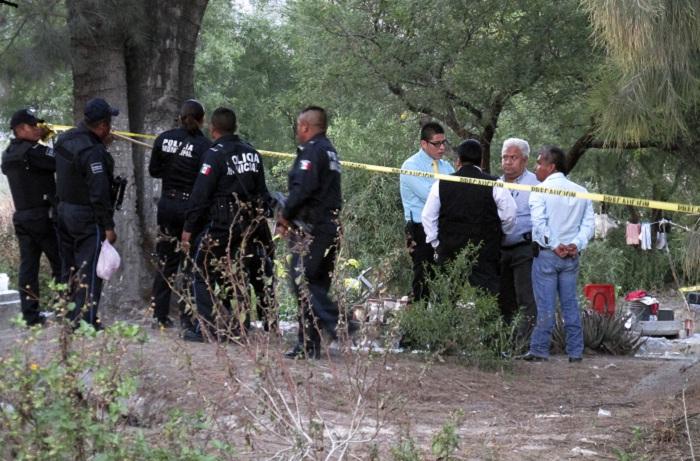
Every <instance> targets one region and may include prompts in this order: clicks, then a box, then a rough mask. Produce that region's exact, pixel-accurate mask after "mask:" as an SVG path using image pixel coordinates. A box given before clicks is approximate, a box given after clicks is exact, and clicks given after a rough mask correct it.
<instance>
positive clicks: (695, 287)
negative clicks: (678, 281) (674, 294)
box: [678, 285, 700, 293]
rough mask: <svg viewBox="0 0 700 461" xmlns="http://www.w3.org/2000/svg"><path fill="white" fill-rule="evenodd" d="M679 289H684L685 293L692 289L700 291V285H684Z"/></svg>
mask: <svg viewBox="0 0 700 461" xmlns="http://www.w3.org/2000/svg"><path fill="white" fill-rule="evenodd" d="M678 290H679V291H682V292H683V293H688V292H691V291H700V285H695V286H694V287H683V288H679V289H678Z"/></svg>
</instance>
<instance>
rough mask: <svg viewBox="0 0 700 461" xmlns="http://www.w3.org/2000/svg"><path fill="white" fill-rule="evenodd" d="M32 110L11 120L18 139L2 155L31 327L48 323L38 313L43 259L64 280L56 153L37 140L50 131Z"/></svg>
mask: <svg viewBox="0 0 700 461" xmlns="http://www.w3.org/2000/svg"><path fill="white" fill-rule="evenodd" d="M43 122H44V121H43V120H39V119H37V118H36V116H35V115H34V113H33V112H32V111H30V110H29V109H22V110H19V111H17V112H15V113H14V114H13V115H12V119H11V120H10V129H12V131H13V133H14V136H15V137H14V139H12V140H11V141H10V145H9V146H8V148H7V149H6V150H5V152H3V154H2V172H3V173H4V174H5V175H7V179H8V182H9V183H10V192H11V193H12V201H13V202H14V205H15V213H14V215H13V216H12V223H13V224H14V227H15V234H16V235H17V240H18V241H19V254H20V266H19V287H20V302H21V305H22V316H23V317H24V321H25V322H26V323H27V325H29V326H31V325H36V324H41V323H43V322H44V317H42V316H41V315H40V314H39V261H40V259H41V253H44V254H45V255H46V257H47V258H48V260H49V264H50V265H51V272H52V275H53V277H54V279H55V280H59V278H60V276H61V259H60V257H59V254H58V241H57V240H56V226H55V223H54V221H53V216H52V215H53V212H54V210H53V209H52V202H54V201H55V196H56V181H55V180H54V172H55V171H56V159H55V158H54V151H53V149H51V148H49V147H47V146H44V145H41V144H39V143H38V141H39V140H40V139H41V138H42V137H43V136H44V135H45V134H46V129H45V128H41V127H39V126H37V124H39V123H43Z"/></svg>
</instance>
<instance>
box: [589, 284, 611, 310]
mask: <svg viewBox="0 0 700 461" xmlns="http://www.w3.org/2000/svg"><path fill="white" fill-rule="evenodd" d="M583 295H584V296H585V297H586V298H588V300H589V301H590V302H591V307H592V308H593V310H595V311H596V312H599V313H601V314H603V315H610V316H612V315H615V286H614V285H609V284H590V285H586V286H584V287H583Z"/></svg>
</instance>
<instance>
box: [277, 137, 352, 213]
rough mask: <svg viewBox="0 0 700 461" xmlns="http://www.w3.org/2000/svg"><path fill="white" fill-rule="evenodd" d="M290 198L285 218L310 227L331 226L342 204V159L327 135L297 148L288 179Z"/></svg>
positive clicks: (285, 210) (284, 211) (314, 138)
mask: <svg viewBox="0 0 700 461" xmlns="http://www.w3.org/2000/svg"><path fill="white" fill-rule="evenodd" d="M288 185H289V198H288V199H287V204H286V206H285V208H284V210H283V212H282V216H283V217H284V218H285V219H287V220H289V221H291V220H294V219H300V220H302V221H304V222H305V223H307V224H317V223H320V222H329V221H331V220H333V219H335V218H334V217H335V216H336V215H337V212H338V211H339V210H340V208H341V207H342V204H343V199H342V196H341V192H340V158H339V156H338V153H337V152H336V150H335V148H334V147H333V145H332V144H331V142H330V141H329V140H328V138H326V136H325V135H324V134H318V135H316V136H314V137H313V138H312V139H310V140H309V141H307V142H306V143H304V144H302V145H300V146H299V147H297V156H296V159H294V164H293V165H292V169H291V170H290V171H289V177H288Z"/></svg>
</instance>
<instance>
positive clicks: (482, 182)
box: [259, 150, 700, 213]
mask: <svg viewBox="0 0 700 461" xmlns="http://www.w3.org/2000/svg"><path fill="white" fill-rule="evenodd" d="M259 152H260V153H261V154H263V155H267V156H270V157H280V158H294V157H295V156H294V155H293V154H284V153H281V152H271V151H264V150H261V151H259ZM340 163H341V165H343V166H346V167H350V168H358V169H361V170H367V171H376V172H379V173H392V174H405V175H411V176H422V177H425V178H437V179H440V180H443V181H452V182H461V183H465V184H476V185H479V186H492V187H503V188H505V189H512V190H521V191H527V192H542V193H544V194H551V195H559V196H562V197H575V198H581V199H588V200H592V201H594V202H605V203H612V204H615V205H630V206H634V207H641V208H653V209H656V210H667V211H677V212H679V213H700V206H697V205H685V204H682V203H672V202H660V201H657V200H647V199H641V198H632V197H622V196H619V195H607V194H597V193H593V192H576V191H571V190H561V189H550V188H548V187H542V186H528V185H527V184H516V183H510V182H503V181H494V180H489V179H477V178H464V177H461V176H453V175H445V174H437V175H436V174H434V173H429V172H425V171H413V170H402V169H401V168H392V167H387V166H378V165H367V164H364V163H357V162H346V161H341V162H340Z"/></svg>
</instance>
